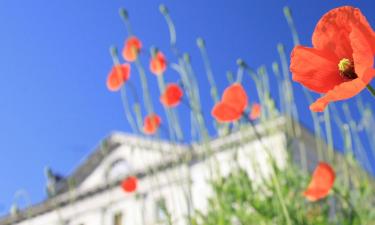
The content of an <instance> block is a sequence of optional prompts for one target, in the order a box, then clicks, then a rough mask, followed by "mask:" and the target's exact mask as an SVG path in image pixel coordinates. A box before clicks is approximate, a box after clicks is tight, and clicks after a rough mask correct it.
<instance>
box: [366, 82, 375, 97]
mask: <svg viewBox="0 0 375 225" xmlns="http://www.w3.org/2000/svg"><path fill="white" fill-rule="evenodd" d="M366 87H367V90H368V91H369V92H370V93H371V95H372V96H374V97H375V89H374V88H373V87H372V86H371V85H370V84H368V85H367V86H366Z"/></svg>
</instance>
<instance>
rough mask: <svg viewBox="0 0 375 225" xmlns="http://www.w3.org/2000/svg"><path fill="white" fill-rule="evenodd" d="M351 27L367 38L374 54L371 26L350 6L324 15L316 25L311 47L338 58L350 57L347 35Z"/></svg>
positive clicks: (374, 46)
mask: <svg viewBox="0 0 375 225" xmlns="http://www.w3.org/2000/svg"><path fill="white" fill-rule="evenodd" d="M351 26H357V27H359V28H360V29H361V30H363V32H364V33H365V34H366V35H365V36H367V37H369V40H371V42H372V50H373V52H374V53H375V40H374V34H373V31H372V29H371V26H370V25H369V23H368V22H367V20H366V18H365V17H364V16H363V14H362V13H361V11H360V10H359V9H357V8H354V7H351V6H343V7H339V8H335V9H333V10H331V11H329V12H328V13H326V14H325V15H324V16H323V17H322V18H321V19H320V20H319V22H318V24H317V25H316V28H315V30H314V33H313V36H312V42H313V46H314V47H315V48H317V49H320V50H328V51H332V52H334V53H335V54H336V55H337V56H338V57H339V58H348V57H349V56H351V54H352V51H351V46H350V41H349V33H350V32H351Z"/></svg>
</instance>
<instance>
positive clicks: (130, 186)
mask: <svg viewBox="0 0 375 225" xmlns="http://www.w3.org/2000/svg"><path fill="white" fill-rule="evenodd" d="M137 183H138V179H137V178H136V177H134V176H129V177H127V178H125V179H124V180H123V181H122V182H121V188H122V190H124V191H125V192H129V193H131V192H134V191H135V190H136V189H137Z"/></svg>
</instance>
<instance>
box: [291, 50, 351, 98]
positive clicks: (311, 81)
mask: <svg viewBox="0 0 375 225" xmlns="http://www.w3.org/2000/svg"><path fill="white" fill-rule="evenodd" d="M338 62H339V59H338V58H337V57H336V56H335V55H333V54H331V53H329V52H327V51H322V50H317V49H313V48H307V47H303V46H297V47H295V48H294V49H293V52H292V54H291V60H290V71H291V72H292V74H293V77H292V79H293V80H294V81H296V82H299V83H301V84H302V85H304V86H305V87H307V88H308V89H310V90H312V91H315V92H318V93H326V92H327V91H329V90H331V89H332V88H333V87H335V86H336V85H338V84H340V83H342V82H343V81H344V78H343V77H342V76H340V73H339V71H338V68H337V65H338Z"/></svg>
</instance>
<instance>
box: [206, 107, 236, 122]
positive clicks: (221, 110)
mask: <svg viewBox="0 0 375 225" xmlns="http://www.w3.org/2000/svg"><path fill="white" fill-rule="evenodd" d="M211 114H212V116H213V117H214V118H215V119H216V120H217V121H218V122H221V123H226V122H233V121H236V120H238V119H240V118H241V117H242V112H241V111H236V110H235V109H234V108H233V107H232V106H231V105H228V104H226V103H224V102H219V103H217V104H216V105H215V106H214V108H213V109H212V111H211Z"/></svg>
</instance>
